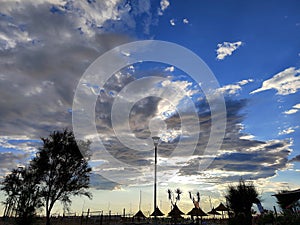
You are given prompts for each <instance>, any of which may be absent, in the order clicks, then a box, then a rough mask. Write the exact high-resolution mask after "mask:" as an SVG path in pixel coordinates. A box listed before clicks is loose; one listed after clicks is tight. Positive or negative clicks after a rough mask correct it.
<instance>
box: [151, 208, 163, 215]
mask: <svg viewBox="0 0 300 225" xmlns="http://www.w3.org/2000/svg"><path fill="white" fill-rule="evenodd" d="M155 214H156V216H163V215H165V214H163V213H162V212H161V211H160V209H159V208H158V207H156V208H155V211H154V212H153V213H151V215H150V216H155Z"/></svg>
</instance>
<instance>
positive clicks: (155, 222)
mask: <svg viewBox="0 0 300 225" xmlns="http://www.w3.org/2000/svg"><path fill="white" fill-rule="evenodd" d="M154 145H155V148H154V158H155V161H154V224H155V225H157V215H156V213H157V212H156V206H157V204H156V182H157V181H156V172H157V171H156V166H157V144H154Z"/></svg>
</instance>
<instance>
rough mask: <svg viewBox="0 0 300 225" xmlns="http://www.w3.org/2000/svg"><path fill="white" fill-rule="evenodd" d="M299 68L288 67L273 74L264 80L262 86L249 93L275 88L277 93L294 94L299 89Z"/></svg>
mask: <svg viewBox="0 0 300 225" xmlns="http://www.w3.org/2000/svg"><path fill="white" fill-rule="evenodd" d="M299 73H300V69H296V68H295V67H290V68H287V69H285V70H284V71H281V72H279V73H277V74H275V75H274V76H273V77H272V78H270V79H268V80H265V81H264V82H263V84H262V87H260V88H258V89H256V90H254V91H252V92H251V93H250V94H254V93H258V92H261V91H265V90H270V89H275V90H276V91H277V93H276V94H278V95H289V94H294V93H296V92H297V91H298V89H300V76H299Z"/></svg>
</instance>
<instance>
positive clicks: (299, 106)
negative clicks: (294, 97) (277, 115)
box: [283, 103, 300, 115]
mask: <svg viewBox="0 0 300 225" xmlns="http://www.w3.org/2000/svg"><path fill="white" fill-rule="evenodd" d="M299 109H300V103H298V104H296V105H294V106H293V107H292V108H291V109H289V110H287V111H284V112H283V113H284V114H287V115H290V114H294V113H296V112H298V111H299Z"/></svg>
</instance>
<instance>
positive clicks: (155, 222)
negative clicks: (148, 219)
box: [152, 136, 160, 225]
mask: <svg viewBox="0 0 300 225" xmlns="http://www.w3.org/2000/svg"><path fill="white" fill-rule="evenodd" d="M159 139H160V138H159V137H157V136H155V137H152V140H153V143H154V224H155V225H156V224H157V215H156V214H157V211H156V208H157V204H156V182H157V181H156V172H157V171H156V166H157V146H158V142H159Z"/></svg>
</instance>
